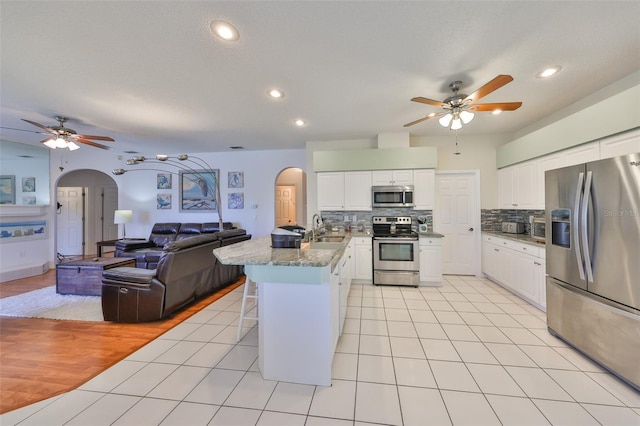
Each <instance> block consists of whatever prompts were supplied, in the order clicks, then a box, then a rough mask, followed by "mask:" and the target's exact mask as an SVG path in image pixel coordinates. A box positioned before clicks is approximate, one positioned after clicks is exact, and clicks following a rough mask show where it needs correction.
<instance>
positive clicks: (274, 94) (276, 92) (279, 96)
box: [267, 89, 284, 99]
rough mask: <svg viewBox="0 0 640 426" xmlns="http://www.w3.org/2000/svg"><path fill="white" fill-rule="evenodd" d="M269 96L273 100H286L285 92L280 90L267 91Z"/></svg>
mask: <svg viewBox="0 0 640 426" xmlns="http://www.w3.org/2000/svg"><path fill="white" fill-rule="evenodd" d="M267 95H269V96H270V97H272V98H273V99H282V98H284V92H283V91H282V90H278V89H269V90H267Z"/></svg>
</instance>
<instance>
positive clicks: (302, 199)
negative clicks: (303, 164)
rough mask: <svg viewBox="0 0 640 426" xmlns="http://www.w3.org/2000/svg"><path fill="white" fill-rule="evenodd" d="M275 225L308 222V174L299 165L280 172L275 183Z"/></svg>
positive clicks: (303, 224) (302, 224)
mask: <svg viewBox="0 0 640 426" xmlns="http://www.w3.org/2000/svg"><path fill="white" fill-rule="evenodd" d="M274 198H275V203H274V205H275V226H276V227H278V226H282V225H300V226H306V223H307V175H306V173H305V172H304V171H303V170H302V169H299V168H297V167H289V168H286V169H284V170H282V171H281V172H280V173H278V176H277V177H276V184H275V194H274Z"/></svg>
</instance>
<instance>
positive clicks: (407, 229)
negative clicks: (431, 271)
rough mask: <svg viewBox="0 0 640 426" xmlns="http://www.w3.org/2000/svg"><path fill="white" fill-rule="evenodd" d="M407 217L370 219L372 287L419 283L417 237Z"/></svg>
mask: <svg viewBox="0 0 640 426" xmlns="http://www.w3.org/2000/svg"><path fill="white" fill-rule="evenodd" d="M411 222H412V221H411V217H409V216H394V217H388V216H374V217H373V284H374V285H380V284H383V285H409V286H418V284H419V283H420V256H419V247H418V233H417V232H415V231H414V230H413V229H412V227H411Z"/></svg>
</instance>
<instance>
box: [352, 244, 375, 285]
mask: <svg viewBox="0 0 640 426" xmlns="http://www.w3.org/2000/svg"><path fill="white" fill-rule="evenodd" d="M367 240H369V244H357V245H356V246H355V252H356V254H355V265H354V266H355V268H354V269H355V272H354V278H355V279H357V280H368V281H371V280H372V279H373V247H372V245H371V238H367Z"/></svg>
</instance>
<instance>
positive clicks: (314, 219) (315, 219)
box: [309, 213, 321, 241]
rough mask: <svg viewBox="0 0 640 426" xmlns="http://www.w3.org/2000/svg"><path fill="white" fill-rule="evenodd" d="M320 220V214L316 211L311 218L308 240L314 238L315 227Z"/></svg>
mask: <svg viewBox="0 0 640 426" xmlns="http://www.w3.org/2000/svg"><path fill="white" fill-rule="evenodd" d="M320 220H321V219H320V215H319V214H318V213H315V214H314V215H313V217H312V218H311V231H310V232H311V237H310V238H309V241H313V240H315V239H316V229H317V228H318V225H320Z"/></svg>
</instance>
